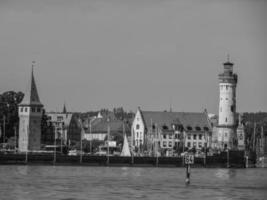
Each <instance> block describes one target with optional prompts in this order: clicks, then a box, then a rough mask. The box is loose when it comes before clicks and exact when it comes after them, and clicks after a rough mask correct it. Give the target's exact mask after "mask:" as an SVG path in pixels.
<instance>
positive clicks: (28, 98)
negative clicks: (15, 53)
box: [20, 67, 43, 106]
mask: <svg viewBox="0 0 267 200" xmlns="http://www.w3.org/2000/svg"><path fill="white" fill-rule="evenodd" d="M20 105H35V106H43V105H42V103H41V101H40V99H39V95H38V91H37V87H36V83H35V79H34V74H33V67H32V74H31V82H30V86H29V87H28V88H27V90H26V93H25V95H24V98H23V100H22V102H21V103H20Z"/></svg>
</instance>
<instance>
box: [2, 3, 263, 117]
mask: <svg viewBox="0 0 267 200" xmlns="http://www.w3.org/2000/svg"><path fill="white" fill-rule="evenodd" d="M266 15H267V1H265V0H224V1H222V0H201V1H200V0H180V1H178V0H135V1H132V0H86V1H79V0H78V1H71V0H46V1H39V0H32V1H29V0H17V1H14V0H0V93H3V92H4V91H8V90H14V91H22V92H25V90H26V87H27V86H28V85H29V78H30V73H31V63H32V61H33V60H34V61H36V66H35V67H34V73H35V80H36V82H37V87H38V90H39V96H40V99H41V101H42V103H43V104H44V106H45V109H46V110H47V111H61V110H62V108H63V104H64V102H65V103H66V106H67V109H68V110H69V111H82V112H85V111H90V110H99V109H101V108H109V109H112V108H113V107H120V106H123V107H124V108H125V109H126V110H128V111H130V110H131V111H136V109H137V108H138V106H140V107H141V109H143V110H155V111H163V110H169V109H170V105H171V107H172V110H173V111H184V112H186V111H188V112H201V111H203V110H204V109H207V110H208V112H209V113H215V114H217V113H218V104H219V90H218V89H219V86H218V74H219V73H221V72H222V70H223V65H222V63H223V62H225V61H226V59H227V54H229V55H230V60H231V61H232V62H233V63H234V64H235V65H234V70H235V72H236V73H237V74H238V78H239V80H238V85H237V111H238V112H246V111H247V112H258V111H265V112H266V111H267V90H266V87H267V79H266V76H267V66H266V63H267V58H266V57H267V54H266V53H267V51H266V48H267V40H266V37H267V20H266V19H267V16H266Z"/></svg>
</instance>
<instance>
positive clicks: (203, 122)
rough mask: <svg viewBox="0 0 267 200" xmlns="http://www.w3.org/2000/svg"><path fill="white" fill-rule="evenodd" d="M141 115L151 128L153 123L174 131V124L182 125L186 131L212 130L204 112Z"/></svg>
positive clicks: (143, 112) (148, 112)
mask: <svg viewBox="0 0 267 200" xmlns="http://www.w3.org/2000/svg"><path fill="white" fill-rule="evenodd" d="M141 115H142V117H143V119H144V121H145V125H146V127H149V126H151V123H153V124H157V125H158V126H167V127H168V129H172V125H173V124H178V125H182V126H183V127H184V128H185V129H188V127H191V128H192V130H195V128H196V127H199V128H200V129H201V130H203V129H204V128H208V129H211V126H210V122H209V120H208V117H207V114H206V113H204V112H203V113H201V112H199V113H198V112H157V111H141ZM189 129H190V128H189Z"/></svg>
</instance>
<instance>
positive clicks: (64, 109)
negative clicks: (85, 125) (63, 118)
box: [62, 102, 67, 114]
mask: <svg viewBox="0 0 267 200" xmlns="http://www.w3.org/2000/svg"><path fill="white" fill-rule="evenodd" d="M62 113H64V114H67V108H66V104H65V102H64V106H63V111H62Z"/></svg>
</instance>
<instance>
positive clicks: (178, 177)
mask: <svg viewBox="0 0 267 200" xmlns="http://www.w3.org/2000/svg"><path fill="white" fill-rule="evenodd" d="M184 181H185V169H183V168H130V167H82V166H55V167H54V166H15V165H10V166H9V165H2V166H0V198H1V199H3V200H9V199H10V200H11V199H12V200H13V199H14V200H15V199H19V200H44V199H58V200H74V199H75V200H76V199H77V200H84V199H97V200H98V199H99V200H100V199H101V200H103V199H114V200H120V199H151V200H152V199H153V200H167V199H205V200H207V199H212V200H224V199H264V196H267V169H204V168H195V169H192V170H191V184H190V185H189V186H186V185H185V182H184Z"/></svg>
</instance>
